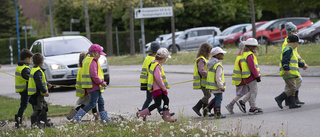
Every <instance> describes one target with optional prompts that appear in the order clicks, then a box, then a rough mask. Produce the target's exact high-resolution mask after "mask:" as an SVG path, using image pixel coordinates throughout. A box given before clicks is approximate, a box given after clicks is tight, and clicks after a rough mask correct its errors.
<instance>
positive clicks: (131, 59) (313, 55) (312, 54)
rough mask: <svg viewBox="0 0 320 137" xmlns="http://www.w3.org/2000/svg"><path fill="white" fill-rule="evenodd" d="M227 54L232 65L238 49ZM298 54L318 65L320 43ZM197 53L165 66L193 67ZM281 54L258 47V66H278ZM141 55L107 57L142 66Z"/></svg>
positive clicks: (175, 58) (117, 62)
mask: <svg viewBox="0 0 320 137" xmlns="http://www.w3.org/2000/svg"><path fill="white" fill-rule="evenodd" d="M224 50H226V51H227V52H228V53H226V54H225V56H224V60H223V64H229V65H233V64H234V61H235V58H236V56H237V52H238V49H237V48H236V47H234V46H232V47H228V48H225V49H224ZM298 53H299V54H300V56H301V57H302V58H303V59H304V60H305V61H306V63H307V64H308V65H309V66H315V65H319V64H320V60H319V53H320V43H312V44H303V45H299V46H298ZM196 54H197V51H181V52H178V53H177V54H173V55H171V56H172V58H171V59H169V60H168V61H167V62H166V63H165V64H168V65H193V63H194V59H195V57H196ZM280 54H281V45H280V44H277V45H270V46H268V47H267V53H266V46H260V48H259V52H258V56H257V58H258V62H259V64H260V65H279V61H280ZM142 58H143V57H142V54H136V55H135V56H129V55H126V56H113V57H108V62H109V64H110V65H142V63H143V60H142Z"/></svg>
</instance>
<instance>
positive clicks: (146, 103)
mask: <svg viewBox="0 0 320 137" xmlns="http://www.w3.org/2000/svg"><path fill="white" fill-rule="evenodd" d="M152 100H154V98H153V96H152V93H150V91H149V90H147V91H146V101H144V103H143V106H142V109H141V110H144V109H146V108H148V107H149V105H150V103H151V101H152ZM157 109H158V111H161V110H162V108H161V106H159V107H157Z"/></svg>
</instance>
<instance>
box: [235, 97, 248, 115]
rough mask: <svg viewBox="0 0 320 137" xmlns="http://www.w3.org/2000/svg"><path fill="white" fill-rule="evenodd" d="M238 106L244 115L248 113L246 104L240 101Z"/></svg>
mask: <svg viewBox="0 0 320 137" xmlns="http://www.w3.org/2000/svg"><path fill="white" fill-rule="evenodd" d="M236 104H237V105H238V107H239V109H240V110H241V111H242V112H243V113H247V111H246V102H244V101H242V100H239V101H238V102H236Z"/></svg>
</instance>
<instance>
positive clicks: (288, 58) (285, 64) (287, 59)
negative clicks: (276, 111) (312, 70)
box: [275, 34, 305, 109]
mask: <svg viewBox="0 0 320 137" xmlns="http://www.w3.org/2000/svg"><path fill="white" fill-rule="evenodd" d="M287 41H288V45H287V46H286V47H285V48H284V49H283V51H282V54H281V57H280V60H281V63H280V75H281V76H282V78H283V80H284V81H285V83H286V85H287V86H288V89H286V90H285V91H284V92H282V93H281V94H280V95H279V96H277V97H276V98H275V100H276V102H277V104H278V106H279V107H280V108H281V109H283V107H282V101H283V100H285V99H286V98H289V101H290V103H289V109H292V108H299V107H301V105H299V104H297V103H296V98H295V92H296V89H297V82H296V79H297V78H298V77H300V72H299V67H300V68H302V67H304V66H305V64H304V63H303V62H300V60H299V58H298V56H297V53H296V52H294V49H296V48H297V46H298V41H299V38H298V36H297V35H294V34H293V35H290V36H288V38H287Z"/></svg>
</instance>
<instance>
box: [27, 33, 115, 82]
mask: <svg viewBox="0 0 320 137" xmlns="http://www.w3.org/2000/svg"><path fill="white" fill-rule="evenodd" d="M91 45H92V43H91V41H90V40H88V39H87V38H86V37H83V36H60V37H51V38H44V39H39V40H36V41H35V42H34V43H33V44H32V46H31V48H30V51H32V53H37V52H38V53H41V54H42V55H43V56H44V64H43V68H44V69H46V71H44V73H45V74H46V78H47V81H48V82H49V83H51V84H57V85H72V84H75V83H76V78H77V72H78V69H79V67H78V64H79V54H80V53H81V52H88V49H89V48H90V46H91ZM98 61H99V63H100V66H101V68H102V70H103V74H104V81H106V82H107V83H108V84H109V83H110V77H109V65H108V61H107V57H106V56H103V55H101V56H100V58H99V60H98Z"/></svg>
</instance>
